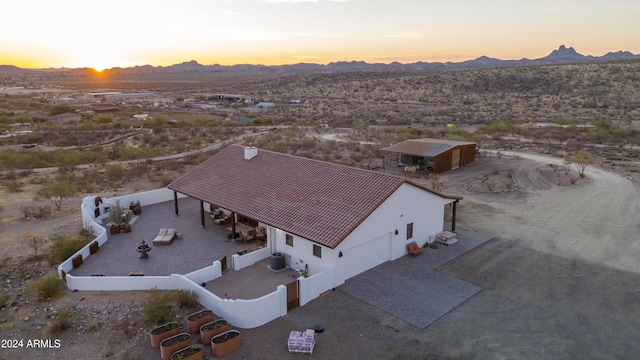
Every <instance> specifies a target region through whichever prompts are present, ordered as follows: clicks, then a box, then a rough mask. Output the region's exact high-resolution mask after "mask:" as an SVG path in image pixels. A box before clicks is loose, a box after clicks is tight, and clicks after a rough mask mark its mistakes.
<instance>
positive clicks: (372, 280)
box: [338, 230, 489, 328]
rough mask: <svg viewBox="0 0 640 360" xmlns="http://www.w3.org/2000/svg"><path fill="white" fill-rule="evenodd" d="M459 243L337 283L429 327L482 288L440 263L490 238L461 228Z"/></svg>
mask: <svg viewBox="0 0 640 360" xmlns="http://www.w3.org/2000/svg"><path fill="white" fill-rule="evenodd" d="M457 234H458V236H457V237H458V240H459V241H458V243H457V244H455V245H452V246H448V247H447V246H442V245H438V248H437V249H431V248H427V249H425V250H424V251H423V252H422V253H421V254H420V255H418V256H415V257H414V256H411V255H407V256H403V257H402V258H400V259H396V260H394V261H387V262H386V263H384V264H382V265H380V266H377V267H375V268H373V269H371V270H368V271H365V272H364V273H362V274H359V275H357V276H355V277H353V278H351V279H349V280H347V281H346V282H345V283H344V284H343V285H341V286H340V287H338V289H339V290H341V291H344V292H346V293H348V294H350V295H352V296H354V297H356V298H358V299H360V300H362V301H365V302H367V303H369V304H371V305H373V306H375V307H377V308H379V309H381V310H383V311H386V312H388V313H390V314H391V315H393V316H396V317H398V318H400V319H402V320H405V321H407V322H409V323H411V324H413V325H415V326H417V327H419V328H426V327H427V326H429V325H430V324H432V323H433V322H434V321H436V320H438V319H439V318H440V317H442V316H444V315H445V314H447V313H448V312H449V311H451V310H453V309H454V308H456V307H457V306H458V305H460V304H462V303H463V302H465V301H466V300H467V299H469V298H471V297H472V296H473V295H475V294H476V293H478V292H479V291H480V290H482V288H481V287H480V286H477V285H474V284H471V283H469V282H466V281H462V280H460V279H457V278H454V277H451V276H448V275H445V274H443V273H441V272H439V271H437V270H436V268H438V267H439V266H441V265H443V264H445V263H447V262H448V261H450V260H452V259H455V258H456V257H458V256H460V255H462V254H464V253H465V252H467V251H469V250H471V249H473V248H475V247H476V246H478V245H480V244H483V243H484V242H486V241H487V240H489V238H487V237H483V236H480V235H477V234H473V233H470V232H466V231H462V230H458V231H457Z"/></svg>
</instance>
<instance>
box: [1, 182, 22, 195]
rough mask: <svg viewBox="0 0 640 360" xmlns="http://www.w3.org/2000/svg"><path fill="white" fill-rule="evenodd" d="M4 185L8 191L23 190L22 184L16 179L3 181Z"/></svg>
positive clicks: (17, 191)
mask: <svg viewBox="0 0 640 360" xmlns="http://www.w3.org/2000/svg"><path fill="white" fill-rule="evenodd" d="M4 187H5V188H6V189H7V191H8V192H10V193H14V194H15V193H20V192H23V191H24V189H23V188H22V184H21V183H20V182H18V181H16V180H10V181H7V182H5V183H4Z"/></svg>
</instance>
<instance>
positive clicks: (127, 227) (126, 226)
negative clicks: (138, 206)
mask: <svg viewBox="0 0 640 360" xmlns="http://www.w3.org/2000/svg"><path fill="white" fill-rule="evenodd" d="M132 216H133V211H131V210H129V209H124V210H122V223H123V225H122V230H123V231H124V232H126V233H128V232H131V217H132Z"/></svg>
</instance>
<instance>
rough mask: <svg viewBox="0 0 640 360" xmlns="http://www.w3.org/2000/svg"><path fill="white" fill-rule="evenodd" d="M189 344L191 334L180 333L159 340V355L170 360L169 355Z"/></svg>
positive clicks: (165, 359)
mask: <svg viewBox="0 0 640 360" xmlns="http://www.w3.org/2000/svg"><path fill="white" fill-rule="evenodd" d="M190 345H191V334H188V333H180V334H178V335H173V336H171V337H168V338H166V339H164V340H162V341H161V342H160V357H161V358H162V360H171V355H172V354H173V353H174V352H176V351H178V350H180V349H184V348H186V347H187V346H190Z"/></svg>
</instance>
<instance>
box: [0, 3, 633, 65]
mask: <svg viewBox="0 0 640 360" xmlns="http://www.w3.org/2000/svg"><path fill="white" fill-rule="evenodd" d="M0 34H1V36H0V64H11V65H16V66H19V67H24V68H43V67H94V68H96V69H98V70H101V69H104V68H111V67H116V66H119V67H129V66H136V65H145V64H150V65H154V66H166V65H172V64H176V63H181V62H184V61H190V60H196V61H198V62H199V63H201V64H205V65H210V64H223V65H231V64H265V65H278V64H293V63H301V62H307V63H317V64H326V63H329V62H332V61H341V60H344V61H351V60H358V61H360V60H362V61H366V62H369V63H374V62H382V63H390V62H393V61H398V62H401V63H410V62H416V61H427V62H436V61H441V62H444V61H453V62H458V61H464V60H469V59H474V58H477V57H479V56H482V55H486V56H489V57H494V58H499V59H504V60H506V59H520V58H524V57H526V58H530V59H534V58H540V57H544V56H546V55H547V54H549V53H550V52H551V51H552V50H554V49H557V48H558V47H559V46H560V45H563V44H564V45H566V46H568V47H569V46H572V47H574V48H575V49H576V51H578V52H579V53H581V54H583V55H595V56H601V55H604V54H605V53H607V52H609V51H618V50H626V51H631V52H632V53H634V54H639V53H640V1H636V0H634V1H615V0H613V1H589V0H582V1H580V0H555V1H548V0H536V1H526V2H525V1H513V0H511V1H502V0H485V1H478V0H391V1H390V0H108V1H106V0H104V1H103V0H55V1H52V0H0Z"/></svg>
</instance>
